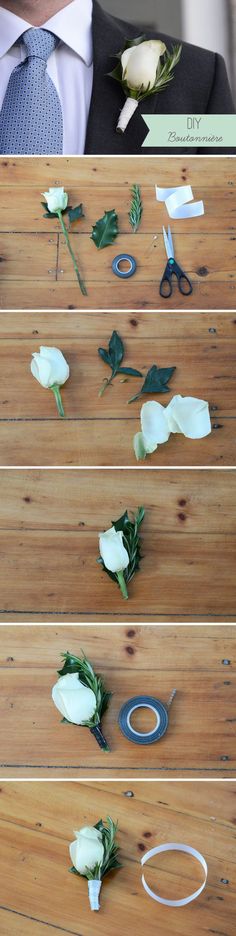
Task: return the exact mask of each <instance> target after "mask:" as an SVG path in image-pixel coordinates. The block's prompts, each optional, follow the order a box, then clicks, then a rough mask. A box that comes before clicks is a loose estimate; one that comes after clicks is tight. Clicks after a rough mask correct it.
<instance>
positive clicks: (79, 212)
mask: <svg viewBox="0 0 236 936" xmlns="http://www.w3.org/2000/svg"><path fill="white" fill-rule="evenodd" d="M68 217H69V221H70V224H72V223H73V221H78V220H79V218H84V209H83V205H82V202H81V204H80V205H77V206H76V208H69V209H68Z"/></svg>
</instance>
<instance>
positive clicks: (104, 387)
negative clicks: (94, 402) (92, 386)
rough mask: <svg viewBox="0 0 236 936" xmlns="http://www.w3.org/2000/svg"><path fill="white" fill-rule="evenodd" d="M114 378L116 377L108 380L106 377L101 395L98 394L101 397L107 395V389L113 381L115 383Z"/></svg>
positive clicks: (100, 391) (101, 388)
mask: <svg viewBox="0 0 236 936" xmlns="http://www.w3.org/2000/svg"><path fill="white" fill-rule="evenodd" d="M113 376H114V375H113V374H112V376H111V377H109V379H108V378H107V377H104V380H103V383H102V386H101V387H100V390H99V394H98V396H99V397H102V396H103V394H104V393H105V390H106V389H107V387H109V386H110V384H111V383H112V381H113Z"/></svg>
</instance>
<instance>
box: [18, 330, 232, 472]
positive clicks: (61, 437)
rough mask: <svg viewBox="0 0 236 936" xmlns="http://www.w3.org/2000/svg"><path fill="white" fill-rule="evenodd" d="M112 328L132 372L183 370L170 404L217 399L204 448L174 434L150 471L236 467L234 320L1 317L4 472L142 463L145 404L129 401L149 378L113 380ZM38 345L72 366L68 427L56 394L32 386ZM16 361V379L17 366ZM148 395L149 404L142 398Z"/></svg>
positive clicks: (174, 381) (67, 395) (65, 395)
mask: <svg viewBox="0 0 236 936" xmlns="http://www.w3.org/2000/svg"><path fill="white" fill-rule="evenodd" d="M113 329H117V330H118V332H119V334H120V335H121V337H122V338H123V341H124V345H125V360H124V363H125V364H126V365H127V366H133V367H136V368H138V369H139V370H140V371H141V372H142V373H144V374H145V373H146V372H147V370H148V369H149V367H150V366H151V365H152V364H153V363H154V362H156V363H158V365H159V366H167V365H168V366H176V371H175V374H174V376H173V378H172V381H171V391H170V394H167V395H166V396H159V397H158V399H159V400H160V401H161V402H162V403H163V404H164V405H166V403H167V402H168V401H169V400H170V399H171V397H172V396H173V395H174V394H175V393H181V394H182V395H190V396H196V397H199V398H203V399H206V400H208V401H209V405H210V412H211V417H212V433H211V435H210V436H208V437H207V438H206V439H204V440H200V441H194V442H192V441H190V440H188V439H185V438H184V437H183V436H178V435H175V436H172V437H171V438H170V440H169V442H168V445H163V446H159V448H158V450H157V452H156V453H155V454H154V455H153V456H152V458H150V459H149V461H148V462H146V464H150V465H153V466H156V467H159V466H161V465H166V466H168V465H170V466H175V465H202V464H203V465H209V466H220V467H221V466H223V465H234V464H235V463H236V433H235V420H236V396H235V366H236V328H235V316H234V314H233V315H232V313H231V312H215V313H212V312H211V313H208V312H199V313H197V312H195V313H189V314H188V313H184V314H183V315H181V314H178V313H173V312H167V313H161V312H159V313H156V314H155V315H154V314H153V313H143V312H140V313H137V314H135V313H132V312H131V313H126V312H120V314H119V319H118V320H117V315H116V314H115V313H112V312H103V313H97V314H95V313H93V312H86V313H85V312H70V313H69V312H64V313H62V312H57V313H54V314H53V315H48V313H47V312H40V313H38V312H30V313H24V314H23V313H19V312H18V313H17V312H12V313H11V312H8V313H7V314H6V313H0V464H1V465H16V464H17V465H38V464H41V465H55V466H56V465H69V466H70V465H103V466H109V465H114V466H116V465H134V466H135V465H137V462H136V459H135V456H134V452H133V445H132V440H133V436H134V434H135V432H136V431H138V430H139V426H140V421H139V414H140V408H141V404H142V401H137V402H135V403H133V404H132V405H130V406H129V405H128V403H127V401H128V400H129V399H130V397H131V396H133V395H134V394H135V393H136V392H137V391H138V389H139V388H140V387H141V384H142V382H143V381H142V379H140V378H138V379H136V378H135V379H132V378H130V379H129V380H128V381H127V382H126V383H121V380H120V378H119V377H117V378H116V379H115V380H114V383H113V386H112V387H109V388H108V389H107V391H106V392H105V394H104V396H103V397H102V398H101V397H99V395H98V394H99V388H100V387H101V385H102V382H103V380H104V378H106V377H107V375H108V376H109V375H110V371H109V369H108V368H107V367H106V365H105V364H104V363H103V362H102V360H101V359H100V357H99V355H98V347H99V346H100V345H102V346H103V347H104V346H105V347H107V344H108V341H109V338H110V336H111V334H112V331H113ZM40 344H49V345H51V344H53V345H55V346H56V347H59V348H61V350H62V352H63V353H64V355H65V357H66V359H67V360H68V363H69V365H70V379H69V381H68V382H67V384H66V386H65V387H64V388H63V390H62V395H63V400H64V406H65V412H66V419H65V421H63V423H62V421H61V420H60V419H58V418H57V412H56V407H55V401H54V397H53V394H52V393H50V392H49V391H45V390H43V389H42V388H41V387H40V386H39V384H38V383H37V382H36V381H35V380H34V379H33V378H32V376H31V373H30V360H31V355H32V353H33V351H35V350H37V349H38V348H39V346H40ZM12 361H14V367H12V373H11V377H10V379H9V366H10V362H12ZM144 399H147V397H143V400H144Z"/></svg>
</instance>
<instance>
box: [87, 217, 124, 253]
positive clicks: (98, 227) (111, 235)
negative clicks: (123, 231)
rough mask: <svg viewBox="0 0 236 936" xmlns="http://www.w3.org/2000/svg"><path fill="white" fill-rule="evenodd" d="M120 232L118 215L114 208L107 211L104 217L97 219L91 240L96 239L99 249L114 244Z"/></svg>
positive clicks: (95, 242)
mask: <svg viewBox="0 0 236 936" xmlns="http://www.w3.org/2000/svg"><path fill="white" fill-rule="evenodd" d="M118 234H119V228H118V216H117V214H116V211H115V209H114V208H113V209H112V211H105V213H104V215H103V218H99V220H98V221H96V224H95V225H94V226H93V229H92V234H91V240H93V241H94V244H95V245H96V247H97V248H98V250H102V249H103V248H104V247H109V245H110V244H113V243H114V240H115V239H116V237H117V236H118Z"/></svg>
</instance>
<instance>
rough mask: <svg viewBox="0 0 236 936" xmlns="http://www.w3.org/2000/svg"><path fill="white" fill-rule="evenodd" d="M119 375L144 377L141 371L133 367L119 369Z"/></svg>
mask: <svg viewBox="0 0 236 936" xmlns="http://www.w3.org/2000/svg"><path fill="white" fill-rule="evenodd" d="M117 374H127V375H128V376H129V377H142V376H143V375H142V374H141V371H139V370H135V369H134V368H133V367H119V369H118V371H117Z"/></svg>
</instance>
